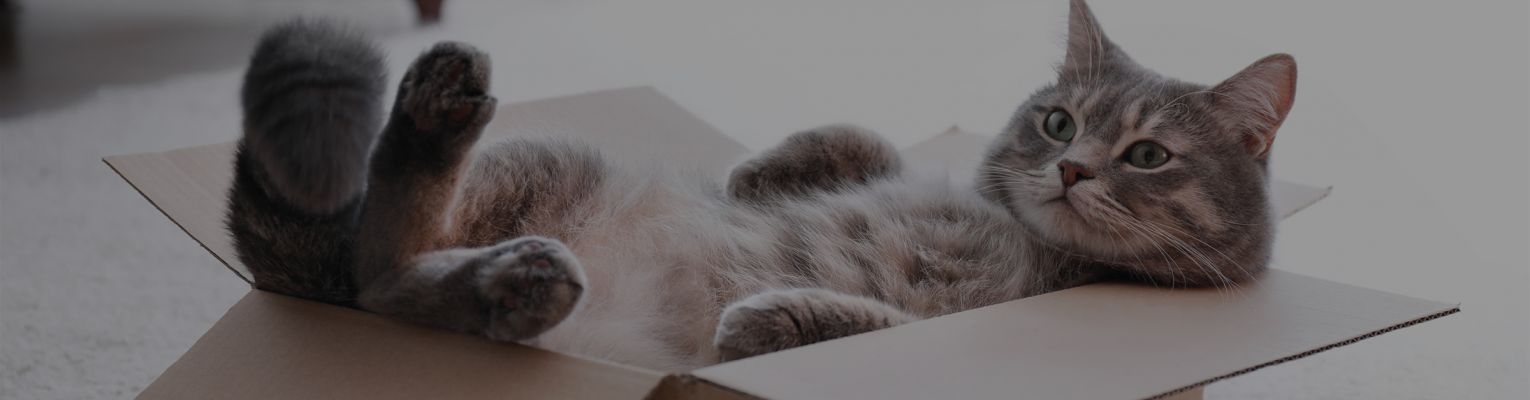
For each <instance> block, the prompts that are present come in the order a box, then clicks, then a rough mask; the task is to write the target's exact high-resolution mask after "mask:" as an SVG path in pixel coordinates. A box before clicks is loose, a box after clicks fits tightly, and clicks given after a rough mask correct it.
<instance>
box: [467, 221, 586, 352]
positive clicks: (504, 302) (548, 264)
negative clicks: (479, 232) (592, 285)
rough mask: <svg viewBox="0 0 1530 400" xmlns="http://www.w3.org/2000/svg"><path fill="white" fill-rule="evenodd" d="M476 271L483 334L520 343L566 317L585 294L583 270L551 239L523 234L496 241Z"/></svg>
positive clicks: (565, 249) (560, 244) (570, 255)
mask: <svg viewBox="0 0 1530 400" xmlns="http://www.w3.org/2000/svg"><path fill="white" fill-rule="evenodd" d="M490 256H491V257H492V258H491V259H490V261H489V263H488V264H487V265H485V267H484V268H483V269H482V270H480V275H479V277H480V281H479V282H480V283H479V288H478V290H479V294H480V295H481V296H483V298H484V299H485V301H486V303H487V304H488V305H489V309H490V314H489V324H488V326H487V328H486V329H485V332H484V334H485V336H488V337H489V338H490V339H494V340H501V341H514V340H525V339H530V338H533V337H536V336H537V335H539V334H541V333H542V332H546V331H547V330H548V329H552V327H553V326H556V325H557V324H558V323H559V322H562V321H563V319H564V318H567V317H568V315H569V314H570V313H572V312H573V311H574V308H575V306H577V305H578V304H579V299H580V298H581V297H582V295H583V294H584V282H585V278H584V271H583V270H582V268H581V267H580V265H579V262H578V260H576V259H575V258H574V255H573V253H571V252H569V250H568V248H567V247H565V246H564V245H563V243H560V242H558V241H557V240H554V239H548V238H543V237H535V236H528V237H522V238H517V239H513V240H509V241H506V242H504V243H500V244H499V245H496V246H494V247H493V248H492V250H491V253H490Z"/></svg>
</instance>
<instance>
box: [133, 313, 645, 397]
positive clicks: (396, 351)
mask: <svg viewBox="0 0 1530 400" xmlns="http://www.w3.org/2000/svg"><path fill="white" fill-rule="evenodd" d="M660 378H661V376H660V375H659V374H657V373H654V372H649V371H645V370H641V369H637V368H631V367H625V366H621V365H616V364H611V363H607V362H604V361H596V360H590V359H584V358H579V357H574V356H569V355H563V354H558V353H553V352H550V351H546V350H540V349H536V348H532V347H528V346H507V345H504V344H503V343H495V342H491V341H489V340H487V339H483V338H479V337H476V336H468V335H461V334H456V333H451V332H446V331H441V330H436V329H430V328H426V327H421V326H414V325H408V324H405V323H401V322H395V321H393V320H390V319H387V318H384V317H382V316H378V315H374V314H368V313H363V312H357V311H355V310H351V309H347V308H342V307H336V306H331V305H325V304H321V303H317V302H312V301H306V300H300V299H296V298H292V297H287V296H282V295H278V294H272V293H267V292H263V291H259V290H252V291H250V293H249V294H246V295H245V296H244V298H243V299H241V300H240V301H239V303H238V304H235V305H234V307H233V308H232V309H230V310H229V312H228V313H227V314H226V315H224V316H223V318H222V319H220V320H218V323H217V324H214V325H213V327H212V329H211V330H209V331H207V334H205V335H203V336H202V338H201V339H198V340H197V343H196V344H195V345H192V347H191V350H189V351H187V352H186V354H185V355H183V356H181V358H180V360H177V361H176V362H175V364H174V365H171V366H170V369H167V370H165V372H164V373H163V374H161V375H160V376H159V379H156V380H155V381H154V383H152V384H150V385H149V387H148V388H147V389H144V391H143V393H141V394H140V395H139V398H143V399H502V398H505V397H506V396H507V395H510V394H515V393H536V394H537V395H536V397H540V398H549V399H611V398H634V397H636V396H637V394H639V393H644V392H646V391H648V390H649V389H650V388H652V387H653V386H654V385H655V384H657V383H658V382H659V379H660Z"/></svg>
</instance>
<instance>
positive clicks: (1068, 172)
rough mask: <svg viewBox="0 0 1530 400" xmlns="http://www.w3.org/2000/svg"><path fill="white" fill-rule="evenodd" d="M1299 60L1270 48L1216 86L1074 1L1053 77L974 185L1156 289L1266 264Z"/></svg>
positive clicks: (1244, 273)
mask: <svg viewBox="0 0 1530 400" xmlns="http://www.w3.org/2000/svg"><path fill="white" fill-rule="evenodd" d="M1295 92H1296V63H1295V61H1294V60H1293V59H1292V58H1291V57H1290V56H1288V55H1285V54H1277V55H1272V56H1269V57H1265V58H1264V59H1261V60H1259V61H1256V62H1254V64H1253V65H1250V66H1248V67H1247V68H1245V69H1243V70H1242V71H1240V72H1238V73H1237V74H1235V75H1233V76H1232V77H1231V78H1228V79H1227V80H1225V81H1223V82H1221V83H1219V84H1216V85H1214V86H1204V85H1198V84H1194V83H1187V82H1182V81H1178V80H1175V79H1172V78H1167V77H1164V76H1161V75H1158V74H1156V73H1154V72H1152V71H1149V70H1147V69H1146V68H1143V67H1142V66H1140V65H1137V63H1135V62H1133V61H1132V59H1131V58H1129V57H1127V55H1126V53H1125V52H1123V51H1122V50H1121V49H1119V48H1117V47H1116V45H1115V44H1113V43H1111V42H1110V40H1109V39H1107V38H1106V37H1105V33H1104V31H1103V30H1101V29H1100V26H1099V24H1098V23H1097V22H1096V21H1095V18H1094V16H1093V15H1092V13H1091V12H1090V11H1089V7H1088V6H1087V5H1085V4H1084V2H1083V1H1082V0H1073V1H1072V3H1071V5H1070V10H1069V21H1068V45H1067V55H1066V58H1065V60H1064V61H1063V63H1062V66H1061V67H1060V68H1058V77H1057V81H1056V83H1053V84H1051V85H1048V86H1046V87H1043V88H1041V89H1040V90H1038V91H1037V92H1036V93H1035V94H1033V95H1032V96H1031V97H1030V99H1029V100H1027V101H1026V102H1025V104H1022V105H1021V106H1020V109H1019V110H1018V111H1016V112H1015V115H1014V117H1013V119H1012V120H1011V121H1010V124H1009V127H1008V128H1006V129H1005V131H1004V132H1003V133H1002V134H1001V135H1000V136H999V138H998V139H997V140H996V141H995V143H994V144H993V145H992V147H990V149H989V152H988V155H987V159H986V160H985V161H984V163H983V167H982V170H981V172H980V178H979V179H980V182H979V185H980V187H981V189H982V190H983V192H984V195H985V196H986V197H988V198H989V199H992V200H994V201H997V202H1000V203H1002V204H1003V205H1004V206H1005V207H1007V208H1008V209H1009V210H1010V211H1011V212H1012V213H1013V214H1014V215H1015V216H1016V217H1017V218H1019V219H1020V220H1021V221H1022V222H1023V223H1024V224H1025V225H1026V226H1027V227H1028V229H1029V230H1030V231H1031V232H1032V233H1033V234H1034V235H1035V236H1037V237H1038V238H1039V239H1040V240H1041V241H1042V242H1044V243H1045V244H1047V245H1050V246H1052V247H1056V248H1060V249H1063V250H1066V251H1068V252H1070V253H1073V254H1076V255H1079V256H1083V257H1086V258H1090V259H1093V260H1097V261H1101V262H1104V263H1105V264H1108V265H1113V266H1116V267H1118V268H1120V269H1122V270H1123V271H1126V272H1128V273H1131V274H1133V275H1135V276H1138V277H1140V278H1143V279H1145V280H1150V281H1153V282H1156V283H1159V284H1168V285H1176V286H1182V285H1197V286H1198V285H1220V284H1227V283H1232V282H1237V281H1240V280H1243V279H1246V278H1249V277H1251V276H1253V275H1254V274H1256V273H1258V272H1260V271H1262V270H1263V269H1264V267H1265V263H1266V262H1267V260H1268V258H1269V253H1270V246H1271V240H1272V238H1273V235H1274V232H1273V226H1272V225H1273V221H1272V219H1271V210H1270V206H1269V200H1268V198H1267V195H1266V191H1267V184H1266V181H1267V165H1268V164H1269V157H1270V150H1271V145H1272V144H1273V142H1274V139H1275V131H1276V130H1277V129H1278V128H1279V127H1280V124H1281V122H1282V121H1284V119H1285V117H1286V113H1287V112H1288V111H1289V110H1290V109H1291V103H1292V100H1293V98H1294V96H1295Z"/></svg>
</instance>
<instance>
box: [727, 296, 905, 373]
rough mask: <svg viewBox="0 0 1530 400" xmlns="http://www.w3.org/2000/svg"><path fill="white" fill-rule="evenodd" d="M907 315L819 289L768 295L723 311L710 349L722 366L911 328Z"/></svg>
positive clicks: (735, 304) (737, 303) (874, 303)
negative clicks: (899, 327) (894, 328)
mask: <svg viewBox="0 0 1530 400" xmlns="http://www.w3.org/2000/svg"><path fill="white" fill-rule="evenodd" d="M914 319H915V317H914V316H913V315H910V314H908V313H906V312H903V311H901V310H899V309H897V308H895V307H893V306H891V305H888V304H886V303H882V302H880V301H877V300H873V299H870V298H866V297H860V296H852V295H847V294H843V293H837V292H833V291H830V290H825V289H788V290H772V291H767V292H764V293H760V294H756V295H753V296H749V297H748V298H745V299H743V300H740V301H738V302H736V303H733V304H732V305H730V306H728V308H727V309H725V310H723V313H722V318H721V320H720V321H718V324H717V333H716V335H715V336H713V338H712V343H713V345H715V346H716V347H717V351H718V354H719V356H720V357H721V358H722V361H730V360H736V359H740V358H745V357H753V356H757V355H761V354H765V353H770V352H775V351H781V350H786V349H790V348H794V347H799V346H805V345H809V344H813V343H818V342H822V341H825V340H831V339H838V338H842V337H846V336H850V335H858V334H861V333H865V332H871V331H874V330H878V329H883V328H888V327H892V326H896V325H901V324H904V323H908V322H911V321H913V320H914Z"/></svg>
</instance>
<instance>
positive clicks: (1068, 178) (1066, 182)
mask: <svg viewBox="0 0 1530 400" xmlns="http://www.w3.org/2000/svg"><path fill="white" fill-rule="evenodd" d="M1057 170H1058V171H1062V182H1063V187H1065V188H1070V187H1073V184H1075V183H1078V181H1081V180H1085V179H1094V173H1093V172H1089V169H1087V168H1084V166H1082V165H1078V163H1075V162H1072V161H1068V160H1063V161H1062V162H1059V163H1057Z"/></svg>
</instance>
